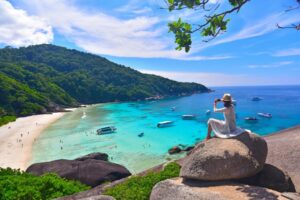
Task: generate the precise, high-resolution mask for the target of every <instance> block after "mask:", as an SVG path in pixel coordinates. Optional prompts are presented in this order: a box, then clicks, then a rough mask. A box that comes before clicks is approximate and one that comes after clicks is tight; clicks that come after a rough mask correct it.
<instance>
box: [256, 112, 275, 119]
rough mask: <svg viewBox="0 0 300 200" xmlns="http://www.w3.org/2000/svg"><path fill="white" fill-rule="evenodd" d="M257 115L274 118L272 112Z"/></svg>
mask: <svg viewBox="0 0 300 200" xmlns="http://www.w3.org/2000/svg"><path fill="white" fill-rule="evenodd" d="M257 115H258V116H261V117H266V118H272V115H271V114H270V113H257Z"/></svg>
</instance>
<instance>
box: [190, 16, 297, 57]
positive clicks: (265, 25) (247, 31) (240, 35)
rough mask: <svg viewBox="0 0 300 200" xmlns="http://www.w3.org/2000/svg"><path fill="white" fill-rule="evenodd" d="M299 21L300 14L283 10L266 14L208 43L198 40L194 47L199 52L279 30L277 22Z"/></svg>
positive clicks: (283, 24)
mask: <svg viewBox="0 0 300 200" xmlns="http://www.w3.org/2000/svg"><path fill="white" fill-rule="evenodd" d="M299 21H300V15H284V13H283V12H280V13H276V14H272V15H269V16H266V17H264V18H263V19H261V20H259V21H253V20H251V22H250V23H248V24H246V25H245V27H244V28H242V29H241V30H240V31H238V32H237V33H234V34H231V35H228V33H226V34H224V35H223V36H220V37H219V38H217V39H215V40H213V41H210V42H208V43H201V44H199V42H198V43H197V44H194V45H193V47H195V48H194V49H193V52H198V51H200V50H203V49H206V48H208V47H213V46H216V45H220V44H225V43H230V42H235V41H238V40H244V39H248V38H254V37H258V36H262V35H265V34H268V33H271V32H273V31H275V30H278V28H277V26H276V24H277V23H278V24H280V25H281V26H286V25H289V24H292V23H296V22H299ZM229 28H230V27H229ZM200 42H201V41H200Z"/></svg>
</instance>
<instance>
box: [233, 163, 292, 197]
mask: <svg viewBox="0 0 300 200" xmlns="http://www.w3.org/2000/svg"><path fill="white" fill-rule="evenodd" d="M237 181H238V182H239V183H244V184H247V185H255V186H260V187H265V188H269V189H272V190H276V191H278V192H295V186H294V184H293V182H292V180H291V178H290V177H289V175H288V174H287V173H286V172H284V171H282V170H281V169H279V168H277V167H275V166H273V165H270V164H265V165H264V168H263V170H262V171H260V172H259V173H258V174H256V175H254V176H252V177H248V178H244V179H240V180H237Z"/></svg>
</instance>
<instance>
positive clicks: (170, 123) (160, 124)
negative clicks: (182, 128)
mask: <svg viewBox="0 0 300 200" xmlns="http://www.w3.org/2000/svg"><path fill="white" fill-rule="evenodd" d="M172 125H173V121H163V122H159V123H157V127H158V128H162V127H168V126H172Z"/></svg>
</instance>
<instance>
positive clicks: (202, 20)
mask: <svg viewBox="0 0 300 200" xmlns="http://www.w3.org/2000/svg"><path fill="white" fill-rule="evenodd" d="M248 2H250V0H225V1H224V2H223V3H224V4H225V6H221V3H220V2H219V3H216V4H211V3H210V0H167V5H168V9H169V11H170V12H171V11H174V10H183V9H194V10H200V11H201V12H202V13H203V16H204V17H199V23H198V24H191V23H189V22H186V21H183V20H182V19H181V18H179V19H178V20H177V21H173V22H170V23H169V24H168V26H169V32H172V33H174V35H175V43H176V44H177V47H176V50H182V49H184V50H185V51H186V52H188V51H189V50H190V49H191V45H192V37H191V36H192V34H194V33H200V36H201V37H203V38H204V39H203V41H204V42H208V41H210V40H212V39H214V38H216V37H217V36H219V35H220V34H222V33H224V32H225V31H226V30H227V27H228V24H229V22H230V15H231V14H233V13H238V12H239V11H240V9H241V8H242V7H243V6H245V5H246V4H247V3H248ZM224 8H225V9H224ZM297 9H300V0H295V5H292V6H290V7H289V8H288V9H286V12H291V11H294V10H297ZM274 26H275V24H274ZM277 27H278V28H282V29H285V28H293V29H296V30H300V22H299V23H298V24H291V25H290V26H281V25H280V24H277Z"/></svg>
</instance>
